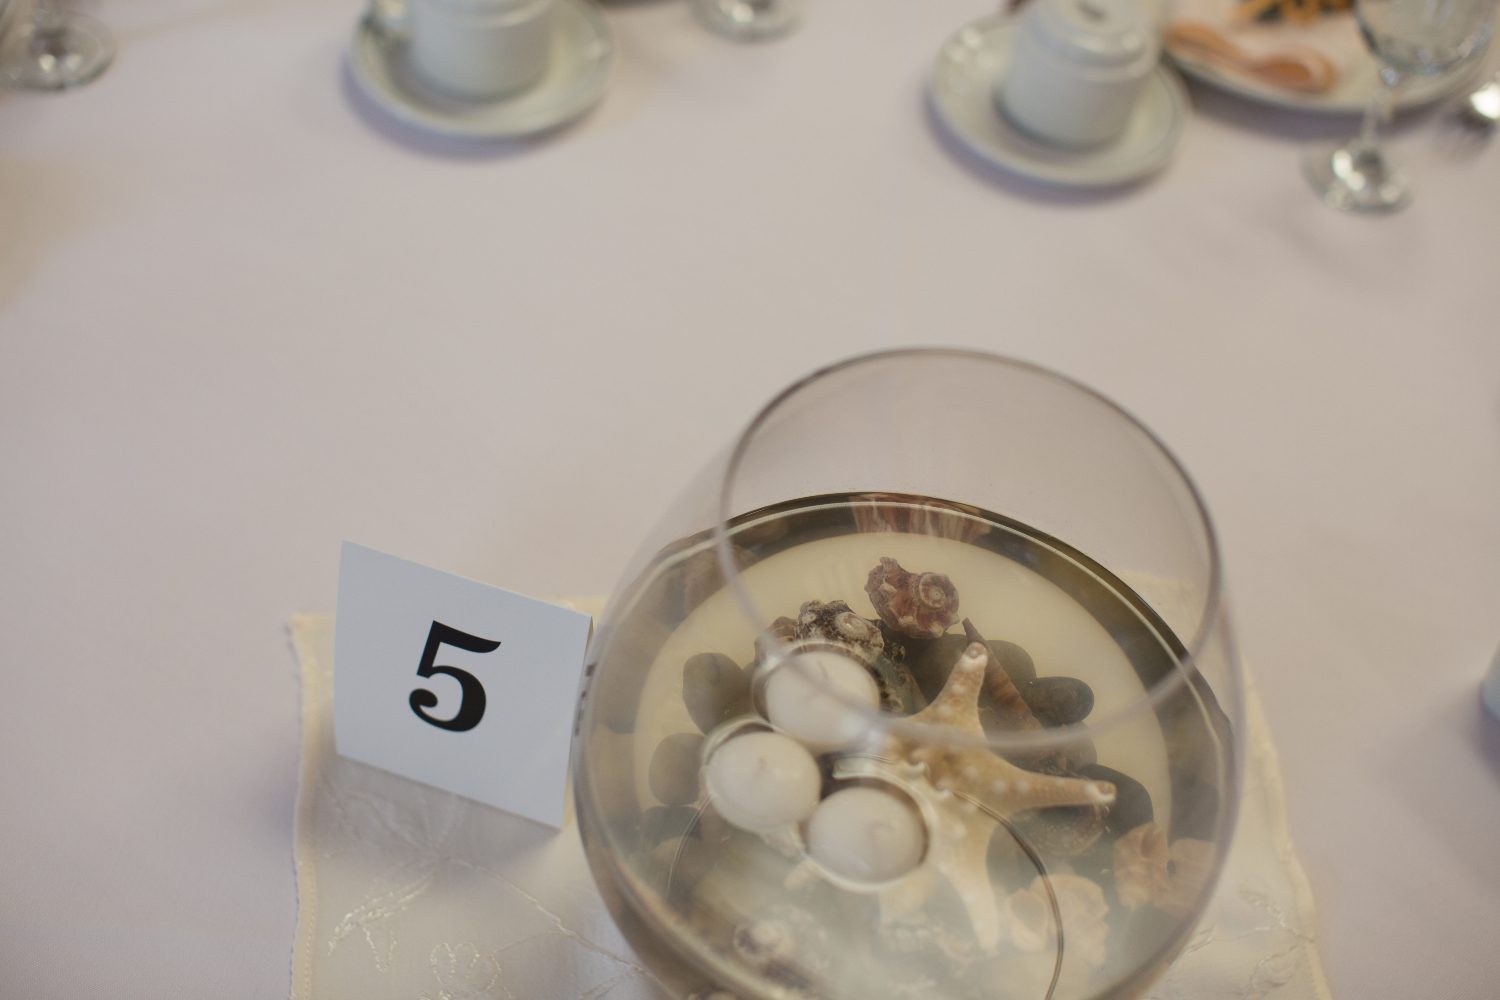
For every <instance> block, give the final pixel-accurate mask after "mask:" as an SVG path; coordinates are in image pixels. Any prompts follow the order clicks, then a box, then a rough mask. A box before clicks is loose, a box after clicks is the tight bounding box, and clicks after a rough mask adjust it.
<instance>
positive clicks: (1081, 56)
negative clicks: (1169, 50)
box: [1024, 0, 1157, 67]
mask: <svg viewBox="0 0 1500 1000" xmlns="http://www.w3.org/2000/svg"><path fill="white" fill-rule="evenodd" d="M1024 16H1025V19H1026V21H1027V22H1028V24H1027V27H1028V28H1029V30H1030V34H1031V35H1032V40H1033V41H1034V42H1037V43H1040V44H1043V45H1045V46H1047V47H1048V48H1050V49H1052V50H1053V51H1054V52H1055V53H1056V54H1057V55H1059V56H1062V57H1063V58H1066V59H1068V60H1070V61H1073V62H1076V63H1079V64H1082V65H1085V66H1097V67H1117V66H1128V65H1130V64H1132V63H1136V62H1141V61H1149V62H1155V60H1156V56H1157V42H1156V37H1155V32H1154V31H1153V29H1152V25H1151V20H1150V18H1149V17H1148V16H1147V14H1146V12H1145V10H1144V9H1143V8H1142V6H1141V3H1140V0H1032V2H1031V3H1029V4H1028V5H1027V8H1026V11H1025V15H1024Z"/></svg>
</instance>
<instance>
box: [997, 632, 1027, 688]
mask: <svg viewBox="0 0 1500 1000" xmlns="http://www.w3.org/2000/svg"><path fill="white" fill-rule="evenodd" d="M985 645H986V646H988V647H990V652H991V653H993V654H995V657H996V658H997V659H999V661H1000V666H1002V667H1004V668H1005V672H1006V673H1007V674H1009V675H1010V680H1011V683H1012V684H1014V685H1015V686H1016V687H1020V686H1021V685H1022V684H1025V683H1026V682H1027V681H1030V680H1035V679H1036V663H1034V662H1033V661H1032V659H1031V654H1030V653H1028V652H1026V650H1024V649H1022V648H1021V647H1020V646H1017V645H1016V644H1015V643H1013V642H1006V641H1005V640H1004V639H989V640H986V642H985Z"/></svg>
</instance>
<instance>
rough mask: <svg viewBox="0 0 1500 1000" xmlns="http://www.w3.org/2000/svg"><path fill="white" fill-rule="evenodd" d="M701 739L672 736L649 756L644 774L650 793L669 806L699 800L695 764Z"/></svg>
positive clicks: (692, 735) (698, 755)
mask: <svg viewBox="0 0 1500 1000" xmlns="http://www.w3.org/2000/svg"><path fill="white" fill-rule="evenodd" d="M702 752H703V737H702V736H700V735H698V734H697V733H675V734H673V735H671V736H668V737H667V738H666V739H664V740H662V741H661V743H659V744H658V745H657V747H656V752H655V753H653V754H652V755H651V767H650V770H649V771H647V773H646V778H647V781H648V782H649V783H650V785H651V794H652V795H655V796H656V797H657V798H658V799H661V800H662V801H663V802H665V803H666V804H667V805H669V806H680V805H686V804H687V803H689V802H694V801H697V798H698V762H699V757H700V755H701V754H702Z"/></svg>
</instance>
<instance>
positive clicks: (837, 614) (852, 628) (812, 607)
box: [795, 601, 885, 659]
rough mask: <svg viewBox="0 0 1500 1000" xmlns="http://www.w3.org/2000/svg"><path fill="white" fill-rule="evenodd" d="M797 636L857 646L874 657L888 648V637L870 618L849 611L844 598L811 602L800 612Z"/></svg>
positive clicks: (868, 657)
mask: <svg viewBox="0 0 1500 1000" xmlns="http://www.w3.org/2000/svg"><path fill="white" fill-rule="evenodd" d="M795 635H796V638H798V639H824V640H827V641H828V642H837V643H841V644H843V645H845V646H853V647H854V648H855V649H856V650H859V651H860V652H861V653H863V654H865V658H866V659H873V658H874V657H875V656H876V655H877V654H879V653H881V652H883V651H884V650H885V637H884V636H882V635H881V634H880V629H878V628H877V627H876V626H875V623H874V622H872V621H870V620H869V619H867V618H861V617H860V616H859V615H857V614H855V613H854V612H853V611H851V610H849V605H847V604H845V603H844V602H843V601H828V602H827V603H824V602H823V601H808V602H807V603H806V604H804V605H802V609H801V610H800V611H799V612H797V623H796V625H795Z"/></svg>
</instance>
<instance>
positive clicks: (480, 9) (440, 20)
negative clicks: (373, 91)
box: [405, 0, 556, 100]
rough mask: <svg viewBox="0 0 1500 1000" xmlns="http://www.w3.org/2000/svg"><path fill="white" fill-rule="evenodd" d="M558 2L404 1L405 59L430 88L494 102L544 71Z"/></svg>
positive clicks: (525, 86) (514, 91) (538, 0)
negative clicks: (554, 10) (405, 3)
mask: <svg viewBox="0 0 1500 1000" xmlns="http://www.w3.org/2000/svg"><path fill="white" fill-rule="evenodd" d="M555 5H556V0H408V2H407V9H406V18H405V20H406V32H407V39H408V41H407V45H408V48H407V55H408V60H409V65H410V66H411V68H412V71H413V72H415V73H416V74H417V75H418V76H419V77H421V78H422V80H423V81H425V82H426V83H427V84H428V85H430V86H432V87H434V88H436V89H438V90H441V91H443V92H444V93H448V94H452V95H454V96H456V97H465V98H472V99H476V100H482V99H491V100H492V99H495V98H499V97H505V96H508V95H510V94H514V93H516V92H518V91H522V90H525V89H526V88H527V87H529V86H531V85H532V84H534V83H536V81H537V80H538V79H540V78H541V76H542V74H543V73H544V72H546V69H547V60H548V57H549V56H550V54H551V49H552V11H553V8H554V7H555Z"/></svg>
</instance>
